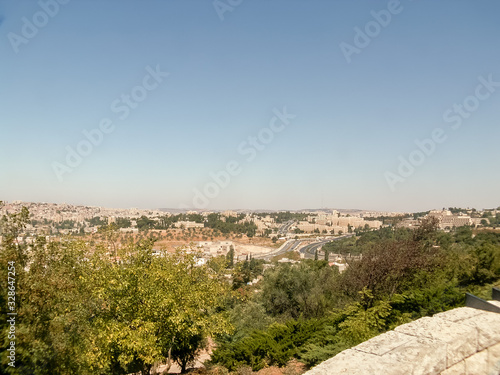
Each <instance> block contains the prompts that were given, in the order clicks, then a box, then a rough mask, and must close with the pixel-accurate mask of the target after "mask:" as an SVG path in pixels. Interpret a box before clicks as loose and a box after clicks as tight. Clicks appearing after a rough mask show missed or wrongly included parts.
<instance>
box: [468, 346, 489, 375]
mask: <svg viewBox="0 0 500 375" xmlns="http://www.w3.org/2000/svg"><path fill="white" fill-rule="evenodd" d="M465 374H466V375H488V351H487V350H483V351H482V352H479V353H476V354H474V355H473V356H470V357H469V358H466V359H465Z"/></svg>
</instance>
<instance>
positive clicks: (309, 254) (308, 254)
mask: <svg viewBox="0 0 500 375" xmlns="http://www.w3.org/2000/svg"><path fill="white" fill-rule="evenodd" d="M353 235H354V234H344V235H343V236H340V237H335V238H325V239H322V240H319V241H317V242H314V243H311V244H309V245H306V246H304V247H302V248H301V249H300V250H299V251H300V252H301V253H302V254H304V258H306V259H314V255H315V253H316V250H318V251H319V249H320V247H321V246H323V245H324V244H326V243H328V242H332V241H338V240H341V239H343V238H348V237H352V236H353Z"/></svg>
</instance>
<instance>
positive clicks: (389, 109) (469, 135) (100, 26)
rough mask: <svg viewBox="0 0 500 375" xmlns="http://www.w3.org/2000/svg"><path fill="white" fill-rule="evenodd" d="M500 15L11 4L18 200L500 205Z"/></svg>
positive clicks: (480, 9) (6, 99)
mask: <svg viewBox="0 0 500 375" xmlns="http://www.w3.org/2000/svg"><path fill="white" fill-rule="evenodd" d="M498 11H500V4H498V3H497V2H494V1H485V2H481V3H480V4H478V3H473V2H458V3H457V2H452V1H443V2H440V3H438V4H436V3H434V2H432V1H430V0H419V1H410V0H406V1H404V0H401V1H397V0H391V1H359V2H356V3H348V2H326V1H312V2H305V1H275V2H272V3H269V2H249V1H233V2H227V1H223V0H221V1H219V2H217V1H215V2H202V1H191V2H180V1H177V2H176V1H173V2H162V1H150V2H147V3H137V2H133V1H123V2H120V3H119V4H118V3H117V2H106V3H98V2H91V3H89V2H84V1H79V0H72V1H68V0H64V1H62V0H41V1H38V2H22V3H7V2H4V3H2V4H0V51H1V53H2V64H3V67H4V69H2V70H1V71H0V82H2V86H3V90H2V91H0V102H1V103H2V104H3V105H2V107H3V112H2V114H3V116H2V133H3V137H2V138H3V142H2V147H1V148H0V159H1V160H3V161H4V162H3V163H2V164H1V165H0V181H1V184H0V199H4V200H7V201H14V200H22V201H33V202H54V203H63V202H67V203H69V204H82V205H92V206H103V207H123V208H126V207H138V208H150V209H155V208H162V207H164V208H177V209H190V208H192V209H197V210H216V209H218V210H225V209H250V210H255V209H263V210H265V209H268V210H300V209H317V208H321V207H332V208H335V207H344V208H346V209H348V208H352V209H362V210H374V211H400V212H418V211H427V210H431V209H436V208H442V207H450V206H451V207H474V208H477V209H484V208H495V207H498V206H499V204H500V203H499V202H498V186H500V175H499V174H498V173H495V172H494V171H495V170H497V169H498V162H499V159H500V154H499V153H498V151H497V149H498V139H499V136H500V127H499V126H498V119H499V117H500V106H499V105H498V101H499V100H500V65H499V64H498V62H499V61H500V51H499V50H498V49H495V48H494V47H493V46H494V45H496V44H495V43H496V42H497V40H498V36H499V35H500V25H499V24H498V22H497V19H496V15H497V14H498ZM422 20H425V22H422Z"/></svg>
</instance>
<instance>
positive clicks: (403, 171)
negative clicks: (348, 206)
mask: <svg viewBox="0 0 500 375" xmlns="http://www.w3.org/2000/svg"><path fill="white" fill-rule="evenodd" d="M477 80H478V81H479V84H478V85H477V86H476V88H475V90H474V93H473V94H471V95H469V96H467V97H466V98H465V99H464V100H462V102H461V103H453V105H452V106H451V107H450V108H448V109H447V110H445V111H444V112H443V121H444V122H445V123H447V124H449V125H448V126H449V127H450V128H451V129H452V130H457V129H459V128H460V127H461V126H462V123H463V121H464V120H465V119H468V118H469V117H470V116H471V115H472V114H473V113H474V112H476V111H477V110H478V109H479V107H480V105H481V102H482V101H485V100H487V99H489V98H490V97H491V96H492V95H493V94H494V93H495V92H496V91H497V89H498V88H499V87H500V81H494V80H493V75H492V74H489V75H488V77H487V78H484V77H483V76H479V77H478V78H477ZM446 133H447V131H446V130H445V129H444V128H442V127H436V128H434V129H433V130H432V132H431V135H430V137H429V138H425V139H423V140H419V139H416V140H415V142H414V143H415V145H416V146H417V147H416V148H415V149H414V150H413V151H411V152H410V154H409V155H408V157H407V158H405V157H403V156H401V155H400V156H398V161H399V165H398V167H397V171H396V172H390V171H386V172H385V173H384V177H385V180H386V182H387V185H388V186H389V189H391V191H393V192H394V191H396V184H398V183H403V182H405V181H406V179H407V178H409V177H410V176H411V175H413V173H415V170H416V168H417V167H419V166H421V165H422V164H423V163H424V162H425V160H426V159H427V158H428V157H430V156H431V155H432V154H433V153H434V152H435V151H436V149H437V146H438V145H439V144H442V143H443V142H445V141H446V140H447V139H448V135H447V134H446Z"/></svg>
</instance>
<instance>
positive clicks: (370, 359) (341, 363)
mask: <svg viewBox="0 0 500 375" xmlns="http://www.w3.org/2000/svg"><path fill="white" fill-rule="evenodd" d="M411 371H412V369H411V366H410V365H409V364H407V363H398V362H396V361H394V360H390V359H386V358H384V357H381V356H377V355H374V354H368V353H364V352H360V351H357V350H353V349H347V350H344V351H343V352H342V353H339V354H337V355H336V356H335V357H333V358H330V359H328V360H327V361H325V362H323V363H321V364H319V365H318V366H316V367H313V368H312V369H311V370H309V371H307V372H306V373H305V374H307V375H337V374H343V375H374V374H384V375H408V374H411Z"/></svg>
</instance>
